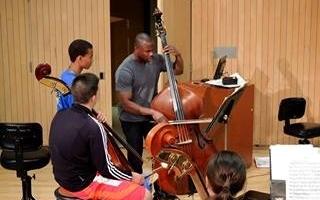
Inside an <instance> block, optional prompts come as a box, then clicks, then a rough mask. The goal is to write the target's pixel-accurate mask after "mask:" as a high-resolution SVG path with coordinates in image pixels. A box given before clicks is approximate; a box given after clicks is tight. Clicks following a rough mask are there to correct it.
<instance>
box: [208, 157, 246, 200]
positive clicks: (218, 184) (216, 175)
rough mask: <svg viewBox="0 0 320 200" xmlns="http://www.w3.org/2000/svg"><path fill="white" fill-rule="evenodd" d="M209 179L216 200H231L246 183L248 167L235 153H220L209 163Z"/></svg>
mask: <svg viewBox="0 0 320 200" xmlns="http://www.w3.org/2000/svg"><path fill="white" fill-rule="evenodd" d="M207 177H208V180H209V184H210V185H211V187H212V190H213V192H214V193H215V194H216V196H215V199H216V200H231V199H233V197H234V196H235V195H236V194H237V192H239V191H240V190H241V189H242V188H243V185H244V183H245V181H246V165H245V163H244V161H243V159H242V158H241V157H240V156H239V155H238V154H237V153H235V152H232V151H220V152H218V153H217V154H216V155H215V156H214V158H213V159H211V160H210V161H209V163H208V167H207Z"/></svg>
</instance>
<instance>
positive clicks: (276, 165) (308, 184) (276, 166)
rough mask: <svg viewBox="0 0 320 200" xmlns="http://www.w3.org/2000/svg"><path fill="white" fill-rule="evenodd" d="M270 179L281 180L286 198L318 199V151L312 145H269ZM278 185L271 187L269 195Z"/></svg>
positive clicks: (319, 163) (288, 199) (319, 195)
mask: <svg viewBox="0 0 320 200" xmlns="http://www.w3.org/2000/svg"><path fill="white" fill-rule="evenodd" d="M270 159H271V180H272V182H274V181H278V180H280V181H281V180H283V181H284V183H285V187H284V188H283V190H285V191H283V192H285V198H286V199H287V200H298V199H299V200H316V199H320V153H319V148H315V147H313V146H312V145H271V146H270ZM275 192H276V193H277V194H278V192H279V186H277V185H275V188H272V187H271V196H272V194H274V193H275Z"/></svg>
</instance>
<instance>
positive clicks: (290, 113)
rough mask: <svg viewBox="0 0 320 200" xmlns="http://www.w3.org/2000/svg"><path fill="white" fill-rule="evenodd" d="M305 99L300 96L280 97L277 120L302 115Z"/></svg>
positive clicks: (295, 117)
mask: <svg viewBox="0 0 320 200" xmlns="http://www.w3.org/2000/svg"><path fill="white" fill-rule="evenodd" d="M305 109H306V100H305V99H304V98H302V97H290V98H285V99H282V100H281V102H280V105H279V112H278V120H279V121H282V120H286V121H287V120H290V119H298V118H301V117H302V116H303V115H304V112H305Z"/></svg>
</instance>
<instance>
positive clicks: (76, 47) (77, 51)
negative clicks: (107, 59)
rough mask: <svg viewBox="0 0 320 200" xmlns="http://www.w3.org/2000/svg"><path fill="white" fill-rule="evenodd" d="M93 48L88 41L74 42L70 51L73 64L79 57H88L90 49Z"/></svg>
mask: <svg viewBox="0 0 320 200" xmlns="http://www.w3.org/2000/svg"><path fill="white" fill-rule="evenodd" d="M92 48H93V46H92V44H91V43H90V42H88V41H86V40H82V39H77V40H74V41H72V42H71V44H70V45H69V49H68V52H69V57H70V60H71V62H74V61H75V60H76V59H77V57H78V56H84V55H86V54H87V53H88V52H89V49H92Z"/></svg>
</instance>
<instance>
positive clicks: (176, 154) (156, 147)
mask: <svg viewBox="0 0 320 200" xmlns="http://www.w3.org/2000/svg"><path fill="white" fill-rule="evenodd" d="M161 15H162V13H161V12H160V11H159V10H158V9H156V10H155V12H154V17H155V23H156V29H157V33H158V36H159V37H160V40H161V44H162V47H165V46H166V45H167V40H166V31H165V28H164V27H163V25H162V20H161ZM164 58H165V63H166V70H167V75H168V82H169V87H168V88H166V89H164V90H163V91H162V92H160V93H159V94H158V95H157V96H156V97H155V98H154V99H153V101H152V102H151V108H153V109H155V110H159V111H161V112H162V113H163V114H164V115H165V116H166V117H167V118H168V119H169V120H177V121H184V120H188V119H197V118H199V117H200V115H201V111H202V108H203V102H202V100H201V98H200V97H199V96H198V95H197V94H196V93H195V91H192V90H190V88H188V87H185V86H184V85H183V84H177V81H176V79H175V77H174V72H173V68H172V64H171V61H170V56H169V55H167V54H165V55H164ZM146 148H147V149H148V151H149V152H150V153H151V155H152V156H153V157H154V159H153V160H154V161H153V168H158V167H159V166H160V163H163V162H165V163H167V164H168V166H169V167H168V168H166V169H165V168H163V169H161V170H159V171H158V172H157V173H158V175H159V177H158V184H159V186H160V187H161V189H162V190H164V191H166V192H168V193H171V194H175V195H182V194H192V193H195V192H198V193H199V195H200V197H201V199H206V198H207V197H208V192H207V190H206V187H205V171H206V166H207V163H208V161H209V159H210V158H211V156H213V155H214V154H215V153H216V152H217V149H216V148H215V146H214V144H213V142H212V140H210V139H209V138H207V137H206V136H205V135H204V134H202V133H201V130H200V127H199V124H178V125H171V124H168V123H159V124H157V125H155V126H154V127H153V128H152V129H151V130H150V132H149V133H148V135H147V138H146Z"/></svg>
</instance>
